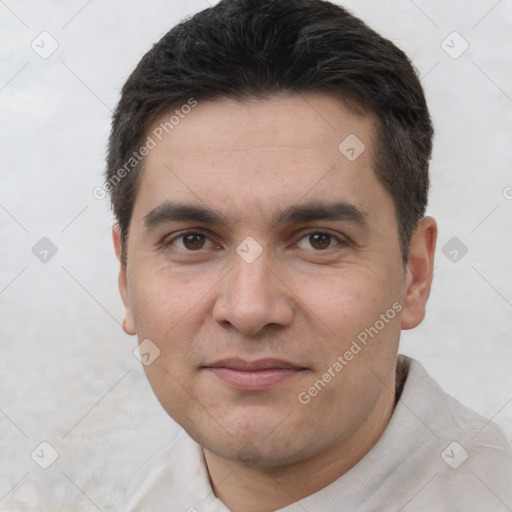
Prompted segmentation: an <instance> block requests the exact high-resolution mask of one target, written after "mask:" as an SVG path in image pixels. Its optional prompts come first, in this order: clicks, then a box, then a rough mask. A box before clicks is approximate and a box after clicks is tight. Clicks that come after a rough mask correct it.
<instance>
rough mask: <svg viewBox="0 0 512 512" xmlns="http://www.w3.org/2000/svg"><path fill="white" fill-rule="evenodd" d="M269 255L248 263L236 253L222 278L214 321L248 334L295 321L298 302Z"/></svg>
mask: <svg viewBox="0 0 512 512" xmlns="http://www.w3.org/2000/svg"><path fill="white" fill-rule="evenodd" d="M270 265H271V262H270V261H269V258H268V257H267V255H266V254H265V251H264V252H263V254H261V255H260V257H259V258H258V259H257V260H256V261H253V262H252V263H247V262H246V261H244V260H243V259H242V258H240V257H239V256H238V255H235V256H234V264H233V268H232V270H231V271H230V272H228V273H227V275H226V277H225V278H224V279H223V280H222V281H221V283H219V284H220V288H219V290H218V296H217V298H216V302H215V305H214V308H213V318H214V320H215V321H216V322H217V323H219V324H221V325H222V326H224V327H229V326H232V327H234V328H235V329H237V330H238V331H240V332H241V333H243V334H245V335H256V334H258V333H259V332H260V331H262V330H263V329H264V328H265V327H267V326H272V327H276V326H281V327H286V326H289V325H290V324H291V323H292V320H293V315H294V310H295V304H296V303H295V301H294V298H293V293H292V292H291V291H290V289H289V288H288V286H287V285H286V283H285V282H284V281H283V279H282V278H281V277H280V276H279V275H278V272H277V271H276V269H273V268H271V266H270Z"/></svg>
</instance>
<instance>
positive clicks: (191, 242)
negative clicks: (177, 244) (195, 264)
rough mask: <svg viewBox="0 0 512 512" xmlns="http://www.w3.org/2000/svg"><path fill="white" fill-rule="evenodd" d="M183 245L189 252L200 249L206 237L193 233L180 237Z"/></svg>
mask: <svg viewBox="0 0 512 512" xmlns="http://www.w3.org/2000/svg"><path fill="white" fill-rule="evenodd" d="M181 238H182V240H183V245H184V246H185V247H186V248H187V249H188V250H190V251H194V250H198V249H202V248H203V246H204V244H205V239H206V237H205V236H204V235H201V234H200V233H193V234H190V235H184V236H182V237H181Z"/></svg>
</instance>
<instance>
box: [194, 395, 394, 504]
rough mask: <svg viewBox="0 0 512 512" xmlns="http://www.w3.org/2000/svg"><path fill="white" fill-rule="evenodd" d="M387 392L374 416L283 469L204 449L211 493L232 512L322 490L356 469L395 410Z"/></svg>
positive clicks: (286, 501) (291, 501) (374, 410)
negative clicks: (250, 464)
mask: <svg viewBox="0 0 512 512" xmlns="http://www.w3.org/2000/svg"><path fill="white" fill-rule="evenodd" d="M394 400H395V396H394V386H393V389H390V388H386V391H384V392H383V394H382V395H381V397H380V399H379V401H378V402H377V404H376V406H375V408H374V409H373V411H372V413H371V414H370V415H369V416H368V417H367V418H366V419H365V421H364V422H363V423H362V424H361V425H360V426H359V428H358V429H357V430H356V431H355V432H354V433H353V434H352V435H351V436H349V437H347V438H344V439H342V440H340V441H339V442H337V443H336V444H335V445H333V446H330V447H329V449H328V450H326V451H325V452H322V453H318V454H316V455H315V456H313V457H311V458H309V459H306V460H302V461H299V462H296V463H293V464H288V465H286V466H280V467H272V468H271V469H269V468H268V467H265V468H263V467H260V466H252V467H251V466H248V465H243V464H241V463H240V462H239V461H234V460H228V459H225V458H222V457H219V456H218V455H216V454H214V453H212V452H211V451H209V450H207V449H204V456H205V460H206V464H207V467H208V471H209V474H210V480H211V483H212V487H213V490H214V492H215V495H216V496H217V497H218V498H219V499H220V500H221V501H222V502H223V503H224V504H225V505H226V506H227V507H228V508H229V509H230V510H231V511H232V512H272V511H274V510H277V509H280V508H283V507H286V506H287V505H290V504H292V503H295V502H296V501H299V500H301V499H303V498H305V497H306V496H310V495H311V494H314V493H315V492H318V491H320V490H321V489H323V488H324V487H326V486H327V485H329V484H331V483H332V482H334V481H335V480H337V479H338V478H339V477H340V476H342V475H343V474H344V473H346V472H347V471H348V470H349V469H351V468H352V467H353V466H355V465H356V464H357V463H358V462H359V461H360V460H361V459H362V458H363V457H364V456H365V455H366V453H368V451H369V450H370V449H371V448H372V447H373V445H374V444H375V443H376V442H377V440H378V439H379V437H380V436H381V434H382V432H383V431H384V429H385V428H386V425H387V424H388V422H389V419H390V417H391V414H392V412H393V406H394Z"/></svg>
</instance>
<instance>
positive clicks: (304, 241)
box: [297, 231, 340, 251]
mask: <svg viewBox="0 0 512 512" xmlns="http://www.w3.org/2000/svg"><path fill="white" fill-rule="evenodd" d="M339 243H340V240H339V239H338V238H337V237H335V236H334V235H331V234H330V233H324V232H322V231H318V232H314V233H309V234H307V235H305V236H304V237H302V238H301V240H300V241H299V243H298V244H297V246H298V247H300V248H301V249H310V248H311V247H312V248H313V249H316V250H319V251H321V250H324V249H331V248H332V247H334V246H336V245H337V244H339ZM308 245H309V247H308Z"/></svg>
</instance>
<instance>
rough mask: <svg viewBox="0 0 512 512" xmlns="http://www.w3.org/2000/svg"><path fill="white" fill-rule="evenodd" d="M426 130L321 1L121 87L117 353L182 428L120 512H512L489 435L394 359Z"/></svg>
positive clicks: (415, 279) (487, 425) (413, 248)
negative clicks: (121, 350)
mask: <svg viewBox="0 0 512 512" xmlns="http://www.w3.org/2000/svg"><path fill="white" fill-rule="evenodd" d="M432 133H433V130H432V126H431V121H430V117H429V114H428V110H427V106H426V103H425V98H424V95H423V91H422V88H421V85H420V83H419V80H418V78H417V75H416V73H415V71H414V69H413V67H412V65H411V63H410V62H409V60H408V59H407V57H406V56H405V55H404V53H403V52H402V51H400V50H399V49H398V48H396V47H395V46H394V45H393V44H392V43H391V42H390V41H388V40H386V39H384V38H382V37H381V36H379V35H378V34H376V33H375V32H373V31H372V30H371V29H369V28H368V27H367V26H366V25H364V23H363V22H361V21H360V20H358V19H357V18H355V17H353V16H352V15H351V14H349V13H348V12H347V11H345V10H344V9H342V8H341V7H338V6H335V5H333V4H331V3H329V2H323V1H320V0H257V1H256V0H224V1H221V2H220V3H219V4H217V5H216V6H215V7H212V8H209V9H206V10H205V11H202V12H200V13H199V14H197V15H196V16H194V17H192V18H191V19H188V20H186V21H184V22H182V23H181V24H179V25H178V26H177V27H175V28H173V29H172V30H171V31H170V32H169V33H168V34H166V35H165V36H164V37H163V38H162V39H161V40H160V41H159V42H158V43H157V44H156V45H155V46H154V47H153V48H152V49H151V50H150V51H149V52H148V53H147V54H146V55H145V56H144V57H143V59H142V60H141V62H140V63H139V65H138V66H137V68H136V69H135V71H134V72H133V73H132V75H131V76H130V77H129V79H128V81H127V83H126V84H125V86H124V87H123V91H122V97H121V100H120V102H119V105H118V107H117V110H116V112H115V115H114V120H113V126H112V133H111V138H110V146H109V154H108V169H107V188H108V189H109V190H110V192H111V197H112V204H113V209H114V213H115V215H116V218H117V221H118V223H117V224H116V226H115V227H114V229H113V239H114V245H115V249H116V254H117V257H118V259H119V261H120V274H119V286H120V291H121V295H122V299H123V302H124V305H125V309H126V315H125V320H124V324H123V325H124V330H125V331H126V332H127V333H128V334H132V335H135V334H137V336H138V339H139V343H140V352H141V359H142V361H143V362H144V368H145V371H146V374H147V377H148V379H149V382H150V384H151V386H152V388H153V390H154V392H155V394H156V396H157V397H158V399H159V401H160V403H161V404H162V406H163V407H164V409H165V410H166V411H167V413H168V414H169V415H170V416H171V417H172V418H173V419H174V420H175V421H176V422H177V423H178V424H179V425H181V427H182V428H183V430H182V432H180V434H179V435H178V437H177V438H176V440H175V441H174V442H173V443H172V444H171V446H169V448H168V449H166V450H165V451H164V452H163V453H162V454H160V455H158V456H157V457H156V458H155V459H153V460H152V461H150V462H149V463H148V465H147V466H145V467H144V468H143V469H142V470H141V471H140V472H139V474H138V476H137V477H136V479H135V480H134V482H133V485H132V489H131V490H130V491H129V495H128V497H127V502H126V505H125V508H124V510H125V511H152V512H160V511H162V512H163V511H166V512H167V511H189V512H192V511H198V512H203V511H209V512H213V511H215V512H221V511H222V512H226V511H228V510H231V511H234V512H253V511H258V512H270V511H275V510H283V511H287V512H292V511H308V512H317V511H322V512H326V511H333V512H334V511H336V512H340V511H351V512H353V511H356V510H357V511H397V510H406V511H450V512H451V511H454V510H465V511H469V510H475V511H476V510H478V511H482V510H493V511H498V510H512V494H511V489H510V487H511V486H510V484H511V483H512V450H511V447H510V445H509V443H508V441H507V439H506V437H505V435H504V434H503V433H502V432H501V431H500V430H499V428H498V427H497V426H496V425H494V424H493V423H491V422H488V421H487V420H485V419H484V418H482V417H480V416H478V415H477V414H475V413H473V412H471V411H469V410H468V409H466V408H465V407H463V406H462V405H461V404H459V403H458V402H457V401H455V400H454V399H452V398H450V397H449V396H447V395H446V394H445V393H444V392H443V391H442V390H441V389H440V388H439V387H438V386H437V385H436V384H435V383H434V382H433V381H432V380H431V378H430V377H429V376H428V375H427V374H426V372H425V371H424V370H423V368H422V367H421V366H420V365H419V364H418V363H417V362H415V361H413V360H411V359H408V358H406V357H403V356H399V357H397V352H398V344H399V339H400V332H401V330H402V329H411V328H414V327H416V326H417V325H418V324H419V323H420V322H421V321H422V319H423V317H424V314H425V304H426V302H427V299H428V295H429V292H430V286H431V282H432V271H433V259H434V251H435V243H436V234H437V227H436V223H435V221H434V220H433V219H432V218H430V217H425V216H424V214H425V208H426V204H427V192H428V163H429V160H430V155H431V149H432Z"/></svg>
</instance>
